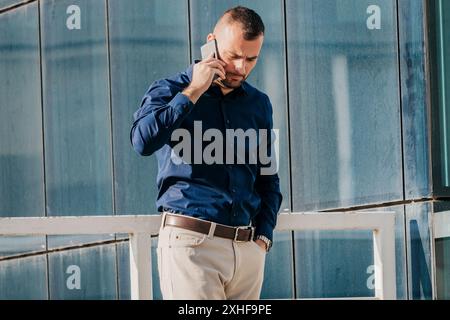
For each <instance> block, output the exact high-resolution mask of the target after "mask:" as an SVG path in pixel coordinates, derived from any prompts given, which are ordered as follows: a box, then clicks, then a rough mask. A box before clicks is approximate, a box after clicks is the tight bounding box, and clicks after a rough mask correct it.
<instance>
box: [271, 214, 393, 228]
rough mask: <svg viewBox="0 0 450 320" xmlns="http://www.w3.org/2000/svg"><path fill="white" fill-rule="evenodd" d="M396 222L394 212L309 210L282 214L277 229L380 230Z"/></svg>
mask: <svg viewBox="0 0 450 320" xmlns="http://www.w3.org/2000/svg"><path fill="white" fill-rule="evenodd" d="M392 223H395V213H394V212H386V211H382V212H332V213H328V212H327V213H322V212H307V213H290V214H280V215H279V217H278V222H277V228H276V229H277V230H279V231H290V230H379V229H381V228H384V227H389V226H390V225H392Z"/></svg>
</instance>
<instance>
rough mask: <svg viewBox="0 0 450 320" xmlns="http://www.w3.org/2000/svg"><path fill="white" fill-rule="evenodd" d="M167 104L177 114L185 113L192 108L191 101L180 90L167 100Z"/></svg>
mask: <svg viewBox="0 0 450 320" xmlns="http://www.w3.org/2000/svg"><path fill="white" fill-rule="evenodd" d="M169 105H170V106H171V107H172V108H173V110H174V111H175V113H177V114H178V115H186V114H188V113H189V112H191V110H192V109H193V108H194V104H193V103H192V101H191V100H189V98H188V97H187V96H185V95H184V94H182V93H181V92H178V93H177V95H176V96H175V97H174V98H173V99H172V100H171V101H170V102H169Z"/></svg>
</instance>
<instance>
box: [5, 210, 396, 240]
mask: <svg viewBox="0 0 450 320" xmlns="http://www.w3.org/2000/svg"><path fill="white" fill-rule="evenodd" d="M390 219H395V215H394V214H393V212H385V211H383V212H333V213H319V212H314V213H313V212H308V213H289V214H285V213H283V214H280V215H279V216H278V223H277V227H276V230H278V231H289V230H377V229H379V228H382V227H383V225H385V224H386V223H388V224H389V220H390ZM160 224H161V216H160V215H159V214H158V215H123V216H122V215H121V216H52V217H17V218H16V217H10V218H0V235H4V236H14V235H68V234H110V233H148V234H151V235H157V234H158V231H159V227H160Z"/></svg>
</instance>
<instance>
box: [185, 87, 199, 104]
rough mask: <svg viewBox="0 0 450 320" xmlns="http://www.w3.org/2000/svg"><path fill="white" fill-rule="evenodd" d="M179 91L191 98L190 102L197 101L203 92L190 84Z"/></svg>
mask: <svg viewBox="0 0 450 320" xmlns="http://www.w3.org/2000/svg"><path fill="white" fill-rule="evenodd" d="M181 93H182V94H184V95H185V96H186V97H188V98H189V100H191V102H192V103H194V104H195V103H196V102H197V100H198V99H199V98H200V96H201V95H202V94H203V92H201V91H200V90H199V89H197V88H195V87H192V86H188V87H187V88H186V89H184V90H183V91H182V92H181Z"/></svg>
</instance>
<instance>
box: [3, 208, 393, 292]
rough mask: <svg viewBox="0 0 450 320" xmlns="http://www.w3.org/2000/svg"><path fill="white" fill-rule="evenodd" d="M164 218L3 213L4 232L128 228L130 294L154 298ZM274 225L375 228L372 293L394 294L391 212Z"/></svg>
mask: <svg viewBox="0 0 450 320" xmlns="http://www.w3.org/2000/svg"><path fill="white" fill-rule="evenodd" d="M160 223H161V216H160V215H138V216H131V215H129V216H78V217H24V218H0V236H20V235H81V234H112V233H128V234H129V236H130V281H131V298H132V299H152V298H153V294H152V276H151V275H152V273H151V272H152V259H151V251H150V248H151V236H152V235H153V236H156V235H157V234H158V232H159V226H160ZM276 230H278V231H292V230H295V231H299V230H372V231H373V245H374V265H375V297H374V298H375V299H395V298H396V277H395V214H394V213H393V212H336V213H313V212H311V213H290V214H280V215H279V217H278V223H277V228H276ZM275 250H276V247H275Z"/></svg>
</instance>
